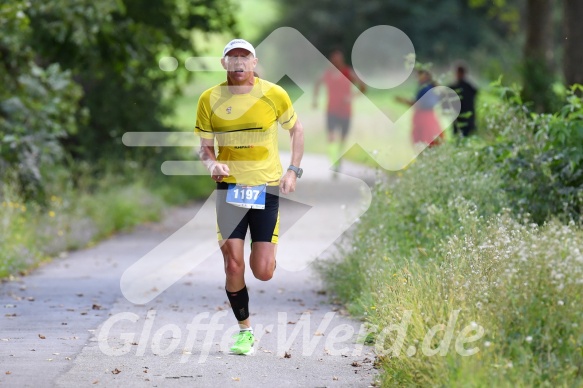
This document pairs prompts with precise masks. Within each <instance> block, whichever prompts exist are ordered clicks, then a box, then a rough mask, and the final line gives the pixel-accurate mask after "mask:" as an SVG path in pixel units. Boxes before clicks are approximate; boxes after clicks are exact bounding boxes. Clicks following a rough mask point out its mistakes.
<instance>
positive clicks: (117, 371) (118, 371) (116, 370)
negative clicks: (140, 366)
mask: <svg viewBox="0 0 583 388" xmlns="http://www.w3.org/2000/svg"><path fill="white" fill-rule="evenodd" d="M111 373H113V374H114V375H119V374H120V373H121V371H120V370H119V369H117V368H115V369H114V370H112V371H111Z"/></svg>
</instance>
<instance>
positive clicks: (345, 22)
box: [276, 0, 516, 63]
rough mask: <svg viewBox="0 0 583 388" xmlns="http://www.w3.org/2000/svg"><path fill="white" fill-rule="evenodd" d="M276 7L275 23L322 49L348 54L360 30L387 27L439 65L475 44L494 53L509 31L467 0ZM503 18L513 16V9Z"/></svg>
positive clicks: (322, 0) (315, 1) (317, 0)
mask: <svg viewBox="0 0 583 388" xmlns="http://www.w3.org/2000/svg"><path fill="white" fill-rule="evenodd" d="M281 6H282V15H284V16H283V18H282V19H281V20H280V21H279V22H278V23H277V25H276V27H277V26H290V27H294V28H296V29H297V30H298V31H300V32H301V33H302V34H303V35H304V36H306V38H307V39H308V40H310V42H312V44H314V46H316V47H317V48H318V49H319V50H320V51H322V52H323V53H327V52H328V51H329V49H330V48H331V47H337V46H342V47H343V48H344V50H345V52H347V53H350V52H351V51H352V45H353V43H354V41H355V40H356V38H357V37H358V36H359V35H360V34H361V33H362V32H364V31H365V30H366V29H368V28H370V27H372V26H376V25H392V26H395V27H397V28H399V29H401V30H402V31H404V32H405V33H406V34H407V35H408V36H409V38H410V39H411V41H412V42H413V44H414V45H415V50H416V53H417V56H418V57H421V58H431V60H433V61H437V62H441V63H444V62H448V61H450V60H452V59H456V58H459V57H462V58H465V57H467V56H468V54H469V51H470V50H472V49H473V48H475V47H476V46H477V45H479V44H480V45H482V47H484V48H485V49H486V50H487V51H490V52H492V53H495V52H497V45H498V44H499V43H498V42H499V40H500V37H502V36H505V35H506V34H507V33H509V32H510V24H509V22H506V21H499V20H498V19H491V18H488V17H487V10H486V9H483V8H475V7H470V6H469V5H468V3H467V0H443V1H432V0H419V1H415V2H410V1H405V0H391V1H386V0H369V1H365V2H363V1H358V0H297V1H294V2H286V1H282V2H281ZM505 17H506V18H507V19H509V20H511V21H513V22H514V21H515V20H514V19H516V15H515V14H513V13H508V15H506V16H505ZM512 17H514V19H512ZM348 57H349V56H348Z"/></svg>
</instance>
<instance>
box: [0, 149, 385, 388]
mask: <svg viewBox="0 0 583 388" xmlns="http://www.w3.org/2000/svg"><path fill="white" fill-rule="evenodd" d="M286 159H289V157H288V156H286V155H282V160H283V162H284V165H285V163H286ZM302 166H303V167H304V170H305V172H304V177H303V178H302V179H300V180H299V181H298V187H297V193H296V194H294V195H292V196H289V197H287V198H285V197H282V200H281V236H280V245H279V247H278V254H277V257H278V266H277V270H276V272H275V275H274V277H273V278H272V279H271V280H270V281H268V282H262V281H259V280H257V279H255V278H253V276H252V273H251V271H250V270H249V269H248V270H247V273H246V281H247V285H248V289H249V294H250V311H251V322H252V325H253V328H254V331H255V336H256V338H257V342H256V344H255V349H256V351H255V354H254V355H252V356H236V355H232V354H229V347H230V346H231V345H232V343H233V339H232V338H231V337H232V335H233V334H235V333H236V331H237V325H236V321H235V319H234V317H233V313H232V311H231V310H230V307H229V305H228V303H227V298H226V295H225V292H224V270H223V264H222V258H221V256H220V254H219V252H218V251H217V248H218V247H217V245H216V241H213V242H212V244H210V245H209V242H208V236H211V238H212V236H214V228H215V219H214V213H213V212H214V210H212V209H213V208H212V206H213V204H212V198H211V200H209V201H207V202H204V201H203V202H201V203H197V204H194V205H191V206H188V207H182V208H177V209H172V210H171V211H169V212H168V213H167V214H166V215H165V217H164V219H163V221H162V222H160V223H155V224H148V225H143V226H140V227H138V228H136V229H135V230H133V231H132V232H130V233H122V234H119V235H116V236H114V237H112V238H110V239H108V240H106V241H103V242H101V243H99V244H97V245H95V246H93V247H91V248H88V249H83V250H79V251H76V252H72V253H69V254H63V255H61V256H62V257H57V258H55V259H53V260H52V261H51V262H49V263H47V264H45V265H42V266H41V267H40V268H38V269H37V270H35V271H33V273H31V274H30V275H28V276H26V277H22V278H15V279H11V280H10V281H6V282H3V283H2V284H0V311H1V313H2V315H1V316H0V322H1V325H0V365H1V367H0V386H8V387H52V386H57V387H78V386H108V387H109V386H123V387H134V386H136V387H142V386H143V387H149V386H152V387H160V386H171V387H174V386H185V387H186V386H188V387H215V386H229V387H274V386H297V387H300V386H301V387H333V386H342V387H345V386H355V387H367V386H369V385H370V384H371V383H372V382H373V380H374V377H375V375H376V373H377V371H376V370H375V369H374V367H373V363H374V358H375V356H374V352H373V349H372V348H370V347H368V346H364V345H362V343H361V342H362V341H359V339H360V338H362V337H363V336H364V334H365V332H366V330H365V329H366V328H365V326H364V325H363V322H361V321H358V320H355V319H352V318H350V317H348V316H347V314H346V313H345V312H344V311H343V309H342V308H341V306H337V305H333V304H331V302H330V300H331V296H330V295H328V294H327V293H326V291H325V290H324V288H323V285H322V283H321V281H320V280H319V278H318V276H317V274H316V271H315V270H314V265H313V263H314V262H315V261H318V260H326V259H328V258H330V257H331V256H333V255H334V253H335V249H336V248H335V244H338V243H340V244H342V243H343V242H344V241H346V240H345V237H346V236H347V234H348V233H350V232H349V230H348V229H349V227H350V226H351V225H353V223H354V222H355V220H356V221H357V218H358V216H359V215H360V214H362V212H364V211H365V210H366V208H367V203H368V202H367V201H368V200H370V196H369V195H370V194H369V192H368V189H367V188H368V185H370V184H371V183H372V182H373V181H374V179H375V176H374V175H375V174H374V172H373V171H371V170H370V169H366V168H362V167H359V166H356V165H352V164H350V163H344V165H343V172H344V173H346V174H347V175H344V174H334V173H332V172H331V171H330V170H328V168H327V162H326V159H325V158H324V157H321V156H314V155H306V156H305V158H304V161H303V163H302ZM355 177H356V178H358V179H356V178H355ZM360 179H362V180H364V181H366V182H367V183H366V184H365V183H363V182H362V181H361V180H360ZM201 236H203V237H201ZM203 240H204V241H203ZM200 247H206V248H205V249H206V250H205V249H203V248H200ZM246 247H248V245H246ZM197 249H198V250H197ZM209 249H210V250H209ZM209 252H210V254H207V253H209ZM246 254H248V250H247V252H246ZM124 282H125V283H124Z"/></svg>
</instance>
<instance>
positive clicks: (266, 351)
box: [263, 349, 273, 353]
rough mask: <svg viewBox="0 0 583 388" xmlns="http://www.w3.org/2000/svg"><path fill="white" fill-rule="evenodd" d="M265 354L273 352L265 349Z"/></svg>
mask: <svg viewBox="0 0 583 388" xmlns="http://www.w3.org/2000/svg"><path fill="white" fill-rule="evenodd" d="M263 352H264V353H273V352H272V351H271V350H267V349H263Z"/></svg>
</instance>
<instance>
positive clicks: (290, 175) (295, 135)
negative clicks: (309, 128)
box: [280, 119, 304, 194]
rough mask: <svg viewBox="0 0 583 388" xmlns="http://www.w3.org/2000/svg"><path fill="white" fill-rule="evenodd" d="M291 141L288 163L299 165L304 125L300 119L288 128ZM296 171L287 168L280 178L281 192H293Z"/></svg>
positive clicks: (302, 149) (301, 155)
mask: <svg viewBox="0 0 583 388" xmlns="http://www.w3.org/2000/svg"><path fill="white" fill-rule="evenodd" d="M289 136H290V143H291V161H290V164H291V165H293V166H296V167H300V163H301V162H302V157H303V156H304V127H303V126H302V123H301V122H300V120H299V119H298V120H296V123H295V124H294V126H293V127H291V129H290V130H289ZM296 179H297V176H296V173H295V172H293V171H292V170H287V171H286V173H285V174H284V175H283V178H281V183H280V189H281V192H282V193H283V194H288V193H293V192H294V191H295V190H296Z"/></svg>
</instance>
